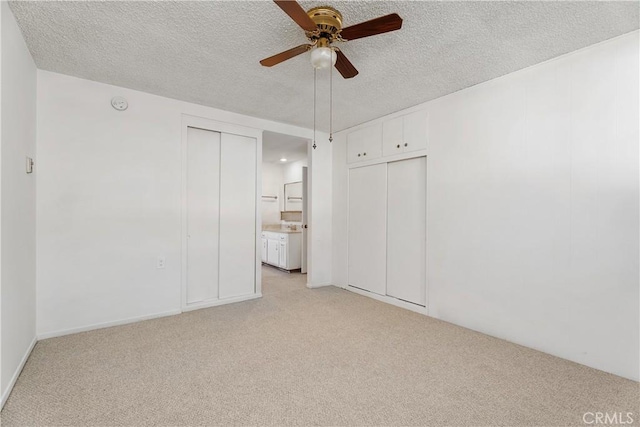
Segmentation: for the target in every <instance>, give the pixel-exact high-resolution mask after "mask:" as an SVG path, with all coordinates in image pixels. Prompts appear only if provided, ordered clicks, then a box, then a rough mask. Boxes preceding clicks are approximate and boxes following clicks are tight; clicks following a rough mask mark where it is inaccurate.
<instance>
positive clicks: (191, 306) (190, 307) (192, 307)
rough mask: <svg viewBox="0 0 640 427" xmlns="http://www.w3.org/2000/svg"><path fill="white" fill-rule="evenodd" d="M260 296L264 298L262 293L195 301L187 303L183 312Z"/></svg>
mask: <svg viewBox="0 0 640 427" xmlns="http://www.w3.org/2000/svg"><path fill="white" fill-rule="evenodd" d="M258 298H262V294H261V293H258V294H249V295H242V296H239V297H233V298H225V299H215V300H208V301H200V302H195V303H192V304H189V305H187V306H186V307H184V308H183V309H182V312H183V313H186V312H188V311H193V310H200V309H201V308H209V307H217V306H219V305H226V304H233V303H236V302H242V301H250V300H252V299H258Z"/></svg>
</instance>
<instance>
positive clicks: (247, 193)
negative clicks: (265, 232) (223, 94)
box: [219, 133, 257, 299]
mask: <svg viewBox="0 0 640 427" xmlns="http://www.w3.org/2000/svg"><path fill="white" fill-rule="evenodd" d="M256 148H257V142H256V139H255V138H248V137H244V136H239V135H232V134H227V133H223V134H222V143H221V148H220V152H221V163H220V292H219V298H221V299H223V298H231V297H237V296H243V295H249V294H253V293H255V277H256V276H255V269H256V167H257V166H256V157H257V153H256Z"/></svg>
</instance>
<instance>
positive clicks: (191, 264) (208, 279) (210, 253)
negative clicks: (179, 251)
mask: <svg viewBox="0 0 640 427" xmlns="http://www.w3.org/2000/svg"><path fill="white" fill-rule="evenodd" d="M219 201H220V133H219V132H212V131H208V130H203V129H197V128H191V127H190V128H188V129H187V303H188V304H191V303H195V302H199V301H206V300H210V299H215V298H217V297H218V249H219V248H218V229H219V211H220V204H219Z"/></svg>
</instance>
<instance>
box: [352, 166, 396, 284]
mask: <svg viewBox="0 0 640 427" xmlns="http://www.w3.org/2000/svg"><path fill="white" fill-rule="evenodd" d="M386 199H387V165H386V164H378V165H373V166H367V167H362V168H355V169H351V170H350V171H349V284H350V285H351V286H354V287H357V288H360V289H364V290H367V291H371V292H375V293H377V294H380V295H384V294H385V293H386V280H385V279H386V223H387V208H386V203H387V200H386Z"/></svg>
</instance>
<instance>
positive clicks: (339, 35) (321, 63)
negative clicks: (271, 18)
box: [260, 0, 402, 79]
mask: <svg viewBox="0 0 640 427" xmlns="http://www.w3.org/2000/svg"><path fill="white" fill-rule="evenodd" d="M274 3H275V4H277V5H278V6H279V7H280V9H282V10H283V11H284V12H285V13H286V14H287V15H289V17H290V18H291V19H293V20H294V21H295V23H296V24H298V25H299V26H300V27H301V28H302V29H303V30H304V31H305V35H306V36H307V38H308V39H309V43H308V44H302V45H300V46H297V47H294V48H293V49H289V50H285V51H284V52H280V53H278V54H277V55H273V56H270V57H269V58H265V59H263V60H262V61H260V64H262V65H264V66H265V67H273V66H274V65H276V64H279V63H281V62H283V61H286V60H287V59H291V58H293V57H295V56H298V55H300V54H303V53H305V52H307V51H309V50H312V49H313V50H312V52H311V64H312V65H313V66H314V67H315V68H328V67H331V65H335V67H336V69H337V70H338V71H339V72H340V74H342V77H344V78H345V79H350V78H352V77H355V76H356V75H358V70H356V68H355V67H354V66H353V64H351V62H350V61H349V60H348V59H347V57H346V56H345V55H344V53H342V51H340V49H339V48H337V47H335V46H332V43H334V42H345V41H349V40H355V39H361V38H363V37H369V36H375V35H376V34H382V33H388V32H389V31H395V30H399V29H400V28H401V27H402V18H400V16H398V14H397V13H392V14H390V15H385V16H381V17H379V18H376V19H372V20H370V21H366V22H362V23H360V24H356V25H352V26H350V27H347V28H342V14H341V13H340V12H338V11H337V10H336V9H334V8H332V7H329V6H321V7H314V8H312V9H309V11H306V12H305V10H304V9H303V8H302V7H301V6H300V5H299V4H298V3H297V2H296V1H295V0H274Z"/></svg>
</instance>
